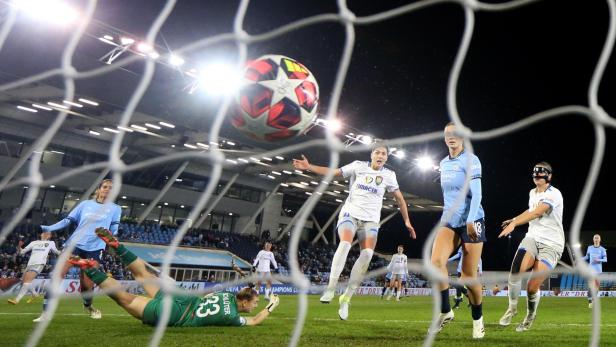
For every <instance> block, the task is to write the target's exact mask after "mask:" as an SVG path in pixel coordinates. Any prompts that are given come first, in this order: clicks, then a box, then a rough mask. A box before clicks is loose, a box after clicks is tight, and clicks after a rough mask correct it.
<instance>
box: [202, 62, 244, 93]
mask: <svg viewBox="0 0 616 347" xmlns="http://www.w3.org/2000/svg"><path fill="white" fill-rule="evenodd" d="M241 77H242V74H241V71H239V70H238V69H237V68H236V67H234V66H232V65H229V64H223V63H213V64H210V65H206V66H204V67H203V68H202V69H201V72H200V73H199V77H198V78H199V81H198V83H199V88H200V89H201V90H203V91H204V92H205V93H206V94H208V95H214V96H221V95H230V94H233V93H235V92H237V91H238V90H239V87H240V85H241Z"/></svg>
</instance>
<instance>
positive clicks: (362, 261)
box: [344, 248, 374, 299]
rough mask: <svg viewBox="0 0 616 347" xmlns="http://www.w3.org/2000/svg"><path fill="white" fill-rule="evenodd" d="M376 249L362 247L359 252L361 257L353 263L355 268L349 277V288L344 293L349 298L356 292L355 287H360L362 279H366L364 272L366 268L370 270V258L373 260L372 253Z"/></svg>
mask: <svg viewBox="0 0 616 347" xmlns="http://www.w3.org/2000/svg"><path fill="white" fill-rule="evenodd" d="M373 254H374V251H373V250H371V249H369V248H366V249H362V250H361V252H360V253H359V257H357V260H356V261H355V264H353V269H351V277H350V278H349V285H348V286H347V289H346V290H345V291H344V295H345V296H346V297H348V298H349V299H350V298H351V297H352V296H353V294H355V289H357V287H359V285H360V284H361V281H362V280H363V279H364V274H365V273H366V270H368V265H370V260H372V255H373Z"/></svg>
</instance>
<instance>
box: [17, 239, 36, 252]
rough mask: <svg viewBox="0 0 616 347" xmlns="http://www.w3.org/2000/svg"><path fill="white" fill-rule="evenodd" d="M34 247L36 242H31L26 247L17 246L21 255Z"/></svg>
mask: <svg viewBox="0 0 616 347" xmlns="http://www.w3.org/2000/svg"><path fill="white" fill-rule="evenodd" d="M32 247H34V242H30V243H29V244H28V245H27V246H26V248H20V246H17V249H18V250H19V255H24V254H26V253H28V252H30V251H31V250H32Z"/></svg>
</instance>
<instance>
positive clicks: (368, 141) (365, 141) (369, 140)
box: [357, 135, 372, 145]
mask: <svg viewBox="0 0 616 347" xmlns="http://www.w3.org/2000/svg"><path fill="white" fill-rule="evenodd" d="M357 140H359V142H361V143H363V144H364V145H369V144H371V143H372V136H370V135H359V136H358V137H357Z"/></svg>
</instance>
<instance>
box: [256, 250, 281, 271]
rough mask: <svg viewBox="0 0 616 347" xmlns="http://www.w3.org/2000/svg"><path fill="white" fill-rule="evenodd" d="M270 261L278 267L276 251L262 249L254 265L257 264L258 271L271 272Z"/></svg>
mask: <svg viewBox="0 0 616 347" xmlns="http://www.w3.org/2000/svg"><path fill="white" fill-rule="evenodd" d="M270 263H271V264H273V265H274V268H275V269H278V263H276V259H275V258H274V253H272V252H269V251H266V250H261V251H259V254H257V257H256V258H255V261H254V262H253V263H252V266H256V267H257V271H259V272H270ZM257 264H258V265H257Z"/></svg>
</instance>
